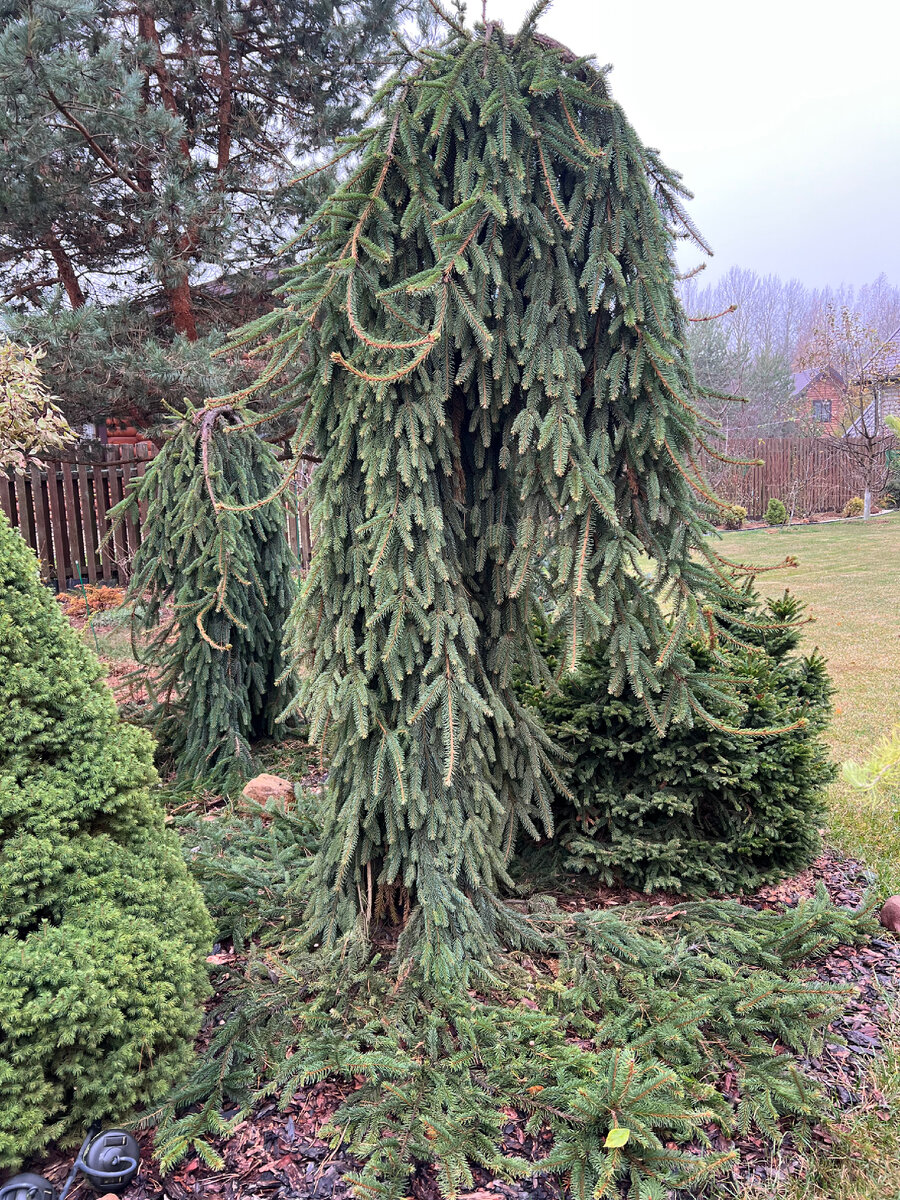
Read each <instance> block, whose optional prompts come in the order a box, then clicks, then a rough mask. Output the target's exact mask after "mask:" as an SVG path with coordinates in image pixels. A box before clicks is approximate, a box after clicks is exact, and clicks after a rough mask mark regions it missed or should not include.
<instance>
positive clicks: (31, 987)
mask: <svg viewBox="0 0 900 1200" xmlns="http://www.w3.org/2000/svg"><path fill="white" fill-rule="evenodd" d="M0 714H2V721H0V1166H13V1165H16V1164H17V1163H18V1162H19V1161H20V1160H21V1159H22V1158H23V1157H24V1156H26V1155H28V1154H31V1153H33V1152H36V1151H38V1150H41V1149H42V1148H43V1147H45V1146H46V1145H47V1143H48V1142H49V1141H51V1140H63V1141H71V1140H75V1139H79V1140H80V1138H81V1137H82V1136H83V1133H84V1127H85V1126H86V1125H87V1124H88V1123H89V1122H90V1121H92V1120H94V1119H100V1118H104V1117H111V1118H114V1119H121V1118H123V1117H124V1116H126V1115H128V1114H129V1113H130V1112H132V1111H133V1110H134V1109H135V1108H136V1107H138V1106H140V1105H143V1104H145V1103H147V1102H150V1101H154V1100H158V1099H159V1098H160V1097H162V1096H164V1095H165V1094H166V1092H167V1091H168V1090H169V1088H170V1087H171V1086H172V1084H173V1083H174V1082H175V1081H176V1080H177V1079H178V1077H179V1076H180V1075H181V1074H182V1073H183V1071H184V1070H185V1068H186V1065H187V1063H188V1062H189V1060H190V1055H191V1045H192V1041H193V1038H194V1036H195V1034H196V1032H197V1029H198V1027H199V1023H200V1001H201V1000H202V999H203V997H204V996H205V995H206V992H207V990H208V985H207V980H206V966H205V962H204V954H205V953H206V948H208V946H209V944H210V939H211V933H212V930H211V926H210V921H209V917H208V915H207V913H206V909H205V906H204V903H203V900H202V898H201V895H200V892H199V890H198V888H197V886H196V885H195V884H194V883H192V882H191V881H190V879H189V878H188V875H187V871H186V868H185V866H184V863H183V861H182V858H181V853H180V849H179V846H178V842H177V839H176V838H175V837H174V835H173V834H170V833H168V832H167V831H166V829H165V827H164V824H163V812H162V808H161V806H160V804H159V803H158V801H157V800H156V799H154V798H153V797H152V795H151V792H150V788H151V786H152V784H153V783H154V779H155V774H154V770H153V766H152V744H151V741H150V738H149V737H148V735H147V734H146V733H143V732H141V731H139V730H136V729H134V728H132V727H130V726H128V725H124V724H121V723H120V722H119V719H118V714H117V712H116V706H115V702H114V700H113V697H112V693H111V692H110V690H109V688H108V687H107V686H106V683H105V682H104V680H103V669H102V667H101V666H100V664H99V662H98V661H97V659H96V658H95V657H94V655H93V654H91V653H90V652H89V651H88V650H87V649H86V647H85V646H83V645H82V643H81V642H80V641H79V639H78V637H77V635H76V634H75V633H74V632H73V630H72V629H71V628H70V627H69V625H68V624H67V623H66V621H65V619H64V618H63V616H62V613H61V611H60V609H59V606H58V605H57V603H56V601H55V600H54V599H53V598H52V596H51V595H50V593H49V591H47V589H46V588H44V587H43V586H42V585H41V583H40V580H39V578H38V563H37V559H36V557H35V556H34V554H33V553H32V551H31V550H29V549H28V547H27V546H26V545H25V543H24V542H23V541H22V539H21V538H20V537H19V536H18V534H17V533H15V532H14V531H13V530H12V529H11V528H10V526H9V523H8V522H7V520H6V518H5V516H3V515H2V514H0Z"/></svg>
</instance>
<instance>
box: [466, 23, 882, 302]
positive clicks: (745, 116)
mask: <svg viewBox="0 0 900 1200" xmlns="http://www.w3.org/2000/svg"><path fill="white" fill-rule="evenodd" d="M528 7H529V4H528V0H488V16H489V17H490V18H493V19H494V20H500V21H502V22H503V23H504V25H505V26H506V28H507V29H508V30H510V31H512V30H514V29H517V28H518V27H519V25H520V24H521V22H522V18H523V16H524V14H525V12H526V11H527V9H528ZM480 13H481V4H480V2H479V0H474V2H473V0H470V4H469V18H470V19H475V18H476V17H479V16H480ZM539 28H540V30H541V31H542V32H544V33H547V34H549V35H550V36H551V37H555V38H558V39H559V41H561V42H564V43H565V44H566V45H567V46H569V47H570V48H571V49H572V50H574V51H575V52H576V53H578V54H594V55H596V57H597V59H598V61H599V62H600V64H601V65H602V64H604V63H607V62H610V63H612V64H613V67H614V70H613V72H612V75H611V77H610V83H611V86H612V89H613V95H614V96H615V98H616V99H617V100H618V101H619V102H620V103H621V104H622V106H623V108H624V109H625V112H626V114H627V115H628V117H629V119H630V120H631V123H632V124H633V125H634V127H635V129H636V130H637V132H638V134H639V136H640V137H641V138H642V140H643V141H644V142H645V143H647V144H648V145H651V146H656V147H658V148H659V149H660V150H661V151H662V154H663V158H664V160H665V161H666V162H667V163H668V165H669V166H671V167H674V168H675V169H676V170H678V171H680V172H681V173H682V175H683V177H684V181H685V183H686V184H687V186H688V187H689V188H690V189H691V191H692V192H693V193H694V195H695V199H694V201H693V202H692V204H691V206H690V210H691V212H692V214H693V216H694V219H695V220H696V222H697V223H698V225H699V227H700V229H701V231H702V233H703V234H704V236H705V237H706V238H707V240H708V241H709V242H710V244H711V245H712V248H713V250H714V251H715V257H714V258H713V259H712V260H711V261H710V262H709V265H708V266H707V268H706V270H705V271H704V276H705V277H706V278H707V279H708V280H709V281H710V282H711V281H712V280H713V279H714V278H715V277H716V276H717V275H718V274H720V273H721V272H723V271H725V270H727V269H728V268H729V267H730V266H740V267H750V268H753V269H754V270H757V271H760V272H769V271H771V272H775V273H777V274H779V275H781V276H782V277H784V278H790V277H796V278H798V279H800V280H802V281H803V282H804V283H806V284H809V285H812V286H821V285H824V284H839V283H842V282H846V283H854V284H860V283H865V282H867V281H869V280H872V279H874V278H875V277H876V276H877V275H879V274H880V273H881V272H882V271H884V272H885V273H886V274H887V275H888V277H889V279H890V280H891V282H892V283H900V4H898V3H897V0H851V2H845V3H842V4H837V3H834V0H750V2H749V3H746V2H745V3H742V4H737V3H734V0H731V2H729V0H680V2H677V3H676V2H675V0H668V2H666V3H664V2H663V0H555V3H554V5H553V7H552V8H551V9H550V11H549V12H548V13H546V14H545V15H544V17H543V18H542V20H541V22H540V25H539ZM681 257H682V259H683V263H684V265H690V266H693V265H694V263H695V262H696V261H699V260H698V256H697V255H696V254H694V253H693V252H690V251H685V252H684V254H683V255H682V256H681Z"/></svg>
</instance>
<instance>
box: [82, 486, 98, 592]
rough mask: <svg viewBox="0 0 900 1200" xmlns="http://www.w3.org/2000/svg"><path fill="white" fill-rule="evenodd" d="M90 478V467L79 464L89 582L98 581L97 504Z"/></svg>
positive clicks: (86, 566)
mask: <svg viewBox="0 0 900 1200" xmlns="http://www.w3.org/2000/svg"><path fill="white" fill-rule="evenodd" d="M91 474H92V476H93V472H91ZM91 482H92V480H91V481H89V480H88V469H87V467H86V466H85V465H84V463H80V464H79V466H78V496H79V499H80V501H81V531H82V540H83V541H84V560H85V568H86V570H87V577H88V583H96V582H97V547H96V539H95V537H94V520H95V516H96V506H95V504H94V496H93V489H92V487H91Z"/></svg>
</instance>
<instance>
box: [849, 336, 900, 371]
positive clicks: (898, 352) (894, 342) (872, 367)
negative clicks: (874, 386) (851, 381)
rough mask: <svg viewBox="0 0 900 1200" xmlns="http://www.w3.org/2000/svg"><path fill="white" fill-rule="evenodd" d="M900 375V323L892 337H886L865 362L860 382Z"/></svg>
mask: <svg viewBox="0 0 900 1200" xmlns="http://www.w3.org/2000/svg"><path fill="white" fill-rule="evenodd" d="M898 377H900V325H898V326H897V328H896V329H895V330H894V332H893V333H892V334H891V335H890V337H888V338H885V340H884V341H883V342H882V343H881V345H880V346H879V347H878V349H877V350H876V351H875V353H874V354H873V355H872V357H871V358H870V359H869V360H868V361H867V362H866V363H864V364H863V368H862V371H861V372H860V380H859V382H860V383H865V382H866V381H868V380H870V379H896V378H898Z"/></svg>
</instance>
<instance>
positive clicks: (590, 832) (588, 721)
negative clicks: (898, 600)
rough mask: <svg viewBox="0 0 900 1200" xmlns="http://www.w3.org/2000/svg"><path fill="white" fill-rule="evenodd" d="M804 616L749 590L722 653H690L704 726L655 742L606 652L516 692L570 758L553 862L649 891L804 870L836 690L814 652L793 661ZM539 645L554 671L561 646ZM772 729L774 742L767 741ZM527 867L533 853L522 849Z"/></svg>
mask: <svg viewBox="0 0 900 1200" xmlns="http://www.w3.org/2000/svg"><path fill="white" fill-rule="evenodd" d="M804 611H805V606H804V605H803V604H802V603H801V602H800V601H799V600H798V599H797V598H796V597H795V596H793V595H791V594H790V593H789V592H786V593H785V594H784V596H782V597H781V598H777V599H771V600H769V601H767V602H765V603H763V602H762V601H761V600H760V599H759V596H758V595H757V593H756V591H755V589H754V587H753V584H752V582H751V581H750V580H748V581H747V582H746V584H745V585H744V588H743V589H742V592H741V593H740V594H736V595H735V596H734V597H733V599H732V600H731V601H730V602H729V604H728V610H727V615H723V616H722V617H721V618H720V622H719V626H720V629H719V632H720V640H719V643H718V645H717V646H715V647H712V648H711V647H710V646H709V645H708V644H705V643H704V642H702V641H700V640H699V639H696V640H694V641H693V642H692V643H690V644H689V646H688V648H687V652H688V653H689V654H690V656H691V658H692V660H693V665H694V672H695V686H696V687H700V686H702V687H703V692H704V703H705V705H706V708H707V711H708V713H709V714H710V717H711V719H710V720H705V721H696V722H694V723H693V724H691V725H687V724H673V725H670V726H669V728H668V729H667V730H666V732H665V733H664V734H663V735H662V736H660V735H659V733H658V731H657V730H656V728H655V727H654V725H653V723H652V721H651V720H650V718H649V715H648V713H647V711H646V709H645V708H644V707H643V706H642V705H641V704H640V703H639V702H638V701H637V700H635V699H634V698H633V697H631V696H628V695H623V696H614V695H611V694H610V691H609V675H610V668H609V663H608V661H607V659H606V655H605V647H604V646H603V644H602V643H601V644H599V645H597V646H592V647H589V648H588V651H587V653H586V654H585V657H584V660H583V662H582V665H581V667H580V668H579V670H578V672H577V673H576V674H574V675H569V676H565V675H560V677H559V679H558V681H557V682H556V683H555V684H554V686H552V687H535V686H533V685H530V684H528V683H523V684H522V694H523V696H524V697H525V698H526V699H527V700H528V701H529V702H530V703H532V704H533V705H534V707H535V710H536V711H537V712H538V713H539V714H540V716H541V719H542V721H543V723H544V726H545V728H546V730H547V732H548V733H549V734H550V736H551V737H552V738H553V739H554V740H555V741H556V742H557V744H559V745H560V746H562V747H563V749H564V750H565V751H566V752H567V755H568V760H567V762H566V763H565V764H564V765H563V767H562V768H561V770H562V774H563V775H564V778H565V780H566V784H567V787H568V796H566V797H560V798H559V799H558V800H557V802H556V804H555V806H554V815H555V817H556V825H557V828H556V837H555V839H554V842H553V845H552V848H551V850H550V853H549V856H548V853H547V851H546V850H545V849H543V848H542V849H541V850H539V851H538V852H537V859H538V860H539V859H543V858H548V857H549V859H550V863H545V864H544V868H546V866H547V865H550V864H551V863H552V864H555V867H556V869H557V870H558V869H560V868H561V866H562V863H561V861H560V860H561V859H564V865H565V867H567V868H569V869H575V870H581V871H586V872H588V873H589V874H593V875H597V876H599V877H600V879H601V880H602V881H603V882H604V883H608V884H615V883H621V884H625V885H627V886H629V887H637V888H641V889H644V890H646V891H653V890H654V889H663V890H669V891H674V892H682V893H692V894H695V895H698V894H699V895H709V894H710V893H711V892H736V891H742V890H744V891H749V890H752V889H754V888H757V887H760V886H761V885H762V884H764V883H772V882H775V881H776V880H778V879H780V878H782V877H784V876H785V875H788V874H790V873H792V872H795V871H799V870H802V869H803V868H804V867H807V866H808V865H809V863H810V862H811V861H812V860H813V859H814V858H815V856H816V854H817V853H818V851H819V847H820V837H819V827H820V826H821V824H822V822H823V820H824V817H825V811H824V795H825V788H826V787H827V785H828V784H829V783H830V782H831V781H832V780H833V779H834V776H835V768H834V766H833V765H832V763H831V760H830V756H829V751H828V746H827V743H826V742H825V739H824V736H823V734H824V730H825V728H826V726H827V724H828V720H829V717H830V714H831V695H832V691H833V688H832V685H831V681H830V679H829V677H828V672H827V670H826V665H825V660H824V659H823V658H822V656H821V654H819V653H818V651H815V650H814V651H813V652H812V653H811V654H809V655H805V656H801V655H798V654H796V653H795V651H796V647H797V644H798V642H799V639H800V629H801V625H802V623H803V621H804V619H805V618H804ZM537 636H538V639H539V641H540V642H541V644H542V645H543V647H544V650H545V653H546V654H547V662H548V666H549V667H550V669H551V670H552V671H553V672H554V674H557V673H559V659H560V656H561V653H562V648H561V646H560V643H559V638H558V637H557V638H556V639H550V640H549V641H548V639H547V628H546V624H545V623H541V624H539V626H538V631H537ZM766 731H768V732H766ZM522 856H523V859H524V862H525V869H526V870H528V869H532V870H533V869H535V868H536V867H537V866H538V861H532V862H531V864H530V867H529V858H531V859H532V860H535V853H534V852H532V851H530V849H529V847H528V846H527V845H526V846H524V847H523V848H522Z"/></svg>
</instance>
